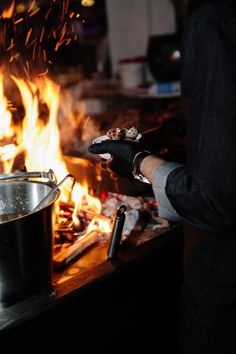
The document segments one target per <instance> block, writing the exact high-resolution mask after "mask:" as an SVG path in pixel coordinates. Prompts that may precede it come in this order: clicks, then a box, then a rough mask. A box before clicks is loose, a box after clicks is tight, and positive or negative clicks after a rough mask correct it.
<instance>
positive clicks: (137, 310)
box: [0, 225, 183, 353]
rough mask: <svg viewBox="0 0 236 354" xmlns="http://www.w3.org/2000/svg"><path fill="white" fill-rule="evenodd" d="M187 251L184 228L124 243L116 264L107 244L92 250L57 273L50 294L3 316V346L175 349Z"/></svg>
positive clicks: (1, 313) (0, 319)
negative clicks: (164, 347) (184, 256)
mask: <svg viewBox="0 0 236 354" xmlns="http://www.w3.org/2000/svg"><path fill="white" fill-rule="evenodd" d="M182 245H183V238H182V226H181V225H174V226H172V227H170V228H168V229H156V230H155V232H154V231H153V232H151V233H150V232H149V233H146V234H145V233H144V234H142V235H141V236H140V237H137V238H136V239H132V240H129V239H127V240H126V241H125V242H123V244H122V245H121V247H120V252H119V254H118V258H117V259H116V260H115V261H111V260H108V259H107V247H108V244H107V242H106V241H103V242H102V243H98V244H96V245H93V246H92V247H90V249H88V250H86V252H85V253H84V254H81V255H80V256H79V257H78V259H77V260H76V261H75V262H73V264H71V265H70V266H68V267H67V268H66V269H65V270H63V271H60V272H54V275H53V291H52V293H50V294H45V295H43V296H36V297H34V298H30V299H27V300H26V301H23V302H20V303H18V304H16V305H14V306H11V307H9V308H3V309H1V311H0V334H1V343H4V345H7V347H8V348H9V350H11V348H13V347H14V346H15V344H16V343H17V347H18V349H22V350H23V349H24V351H22V352H24V353H42V350H43V348H44V347H45V341H48V344H47V348H48V350H51V349H53V351H52V353H54V352H60V350H62V347H63V346H64V345H66V346H67V349H68V348H70V349H75V348H78V352H79V348H81V347H83V348H85V347H86V348H87V350H88V351H89V349H91V350H92V349H95V348H96V350H97V351H98V352H103V353H104V352H109V353H111V352H112V350H111V346H113V345H114V346H115V347H117V346H118V347H121V348H122V347H123V346H124V345H125V348H128V347H129V346H130V348H132V349H134V348H138V347H139V343H140V344H141V343H144V342H145V343H146V341H148V343H149V344H148V343H147V346H148V345H150V348H151V347H152V346H153V344H154V342H155V341H156V339H157V337H158V342H159V344H158V343H157V346H160V345H163V344H164V343H166V344H167V346H168V347H169V349H173V348H174V346H175V340H176V338H175V336H176V327H177V317H178V316H177V313H178V302H179V292H180V288H181V279H182ZM151 322H152V324H151ZM167 337H168V338H172V340H170V341H169V343H167V342H168V340H167ZM166 341H167V342H166ZM172 346H173V348H172ZM8 352H9V351H8ZM10 352H11V351H10Z"/></svg>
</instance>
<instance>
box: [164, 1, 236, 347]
mask: <svg viewBox="0 0 236 354" xmlns="http://www.w3.org/2000/svg"><path fill="white" fill-rule="evenodd" d="M182 98H183V106H184V109H185V114H186V126H187V167H179V168H178V169H176V170H174V171H173V172H172V173H170V175H169V177H168V180H167V186H166V193H167V196H168V198H169V200H170V202H171V204H172V206H173V207H174V208H175V209H176V211H177V212H178V214H179V215H180V216H182V218H183V219H184V221H185V223H186V234H185V256H186V257H185V280H184V290H183V298H182V312H181V333H182V340H181V342H182V352H183V353H184V354H185V353H186V354H187V353H189V354H195V353H196V354H203V353H207V354H210V353H214V354H217V353H222V354H223V353H224V354H230V353H236V339H235V336H236V236H235V234H236V232H235V226H236V206H235V203H236V1H229V0H224V1H220V0H215V1H214V0H212V1H203V5H202V6H200V8H199V9H198V10H197V11H195V13H194V14H193V16H192V17H191V19H190V21H189V24H188V25H187V27H186V29H185V33H184V36H183V47H182Z"/></svg>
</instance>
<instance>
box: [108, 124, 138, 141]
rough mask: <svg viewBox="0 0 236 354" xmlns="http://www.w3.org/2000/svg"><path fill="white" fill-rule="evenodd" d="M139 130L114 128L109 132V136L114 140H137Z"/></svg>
mask: <svg viewBox="0 0 236 354" xmlns="http://www.w3.org/2000/svg"><path fill="white" fill-rule="evenodd" d="M138 134H139V132H138V129H137V128H135V127H131V128H130V129H126V128H113V129H110V130H108V132H107V136H108V138H109V139H112V140H129V141H132V140H136V139H137V137H138Z"/></svg>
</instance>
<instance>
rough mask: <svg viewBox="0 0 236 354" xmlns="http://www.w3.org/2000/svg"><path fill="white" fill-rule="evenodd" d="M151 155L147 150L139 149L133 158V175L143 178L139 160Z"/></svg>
mask: <svg viewBox="0 0 236 354" xmlns="http://www.w3.org/2000/svg"><path fill="white" fill-rule="evenodd" d="M149 155H152V153H151V152H150V151H148V150H143V151H139V152H138V153H137V154H136V155H135V156H134V159H133V171H132V172H133V175H134V177H139V178H140V177H141V179H143V178H145V177H144V176H143V175H142V173H141V171H140V166H141V162H142V161H143V159H145V157H147V156H149Z"/></svg>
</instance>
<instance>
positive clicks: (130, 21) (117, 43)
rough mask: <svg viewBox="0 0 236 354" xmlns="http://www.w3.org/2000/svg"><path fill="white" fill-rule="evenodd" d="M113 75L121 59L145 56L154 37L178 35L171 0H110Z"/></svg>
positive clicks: (110, 39)
mask: <svg viewBox="0 0 236 354" xmlns="http://www.w3.org/2000/svg"><path fill="white" fill-rule="evenodd" d="M106 10H107V21H108V29H109V30H108V41H109V48H110V58H111V71H112V75H113V76H115V75H116V74H117V72H118V62H119V60H120V59H124V58H132V57H137V56H145V55H146V51H147V43H148V38H149V36H150V35H158V34H167V33H174V32H175V30H176V23H175V12H174V7H173V5H172V2H171V0H129V1H127V0H119V1H117V0H106Z"/></svg>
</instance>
